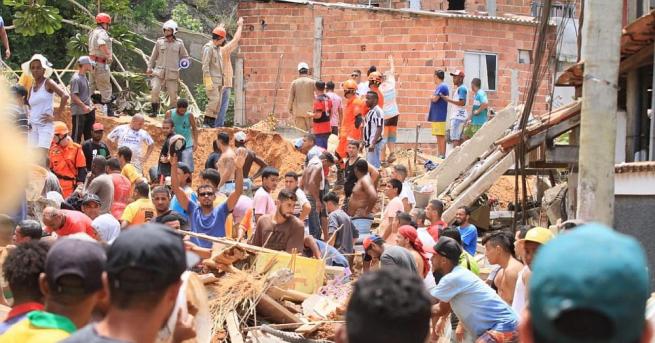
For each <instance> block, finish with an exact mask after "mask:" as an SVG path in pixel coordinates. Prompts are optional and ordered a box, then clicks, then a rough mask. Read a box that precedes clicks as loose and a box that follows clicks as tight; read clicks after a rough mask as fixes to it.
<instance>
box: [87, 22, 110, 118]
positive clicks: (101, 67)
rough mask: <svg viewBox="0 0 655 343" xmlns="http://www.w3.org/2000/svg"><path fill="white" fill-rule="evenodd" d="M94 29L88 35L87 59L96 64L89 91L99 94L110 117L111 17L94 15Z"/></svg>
mask: <svg viewBox="0 0 655 343" xmlns="http://www.w3.org/2000/svg"><path fill="white" fill-rule="evenodd" d="M96 24H97V26H96V28H95V29H93V31H91V33H89V57H90V58H91V60H93V61H95V62H96V68H95V69H94V70H93V74H92V78H91V84H92V87H91V89H94V90H97V91H98V92H100V95H101V97H102V103H103V104H105V105H107V115H109V116H112V115H113V112H112V110H111V102H112V101H113V100H114V98H113V97H112V94H111V93H112V88H111V74H110V70H109V66H110V65H111V62H112V56H113V52H112V42H111V37H109V32H108V31H109V25H110V24H111V17H110V16H109V14H107V13H98V15H96Z"/></svg>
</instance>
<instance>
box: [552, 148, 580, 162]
mask: <svg viewBox="0 0 655 343" xmlns="http://www.w3.org/2000/svg"><path fill="white" fill-rule="evenodd" d="M579 149H580V147H579V146H577V145H556V146H554V147H551V148H548V149H546V163H570V164H574V163H578V150H579Z"/></svg>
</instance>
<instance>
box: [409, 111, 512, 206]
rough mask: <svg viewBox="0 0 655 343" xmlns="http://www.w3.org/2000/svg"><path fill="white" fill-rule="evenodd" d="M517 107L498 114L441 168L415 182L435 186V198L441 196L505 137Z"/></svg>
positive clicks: (454, 152)
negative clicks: (495, 143)
mask: <svg viewBox="0 0 655 343" xmlns="http://www.w3.org/2000/svg"><path fill="white" fill-rule="evenodd" d="M518 115H519V112H518V111H517V109H516V107H514V106H508V107H506V108H504V109H503V110H501V111H499V112H498V113H496V116H495V117H494V118H493V119H491V120H490V121H489V122H487V123H486V124H485V125H484V126H482V128H481V129H480V130H479V131H478V132H477V133H476V134H475V135H473V138H471V139H469V140H467V141H466V142H464V144H462V145H461V146H459V147H457V148H455V149H454V150H453V151H452V152H451V153H450V155H448V157H446V159H445V160H444V161H443V162H442V163H441V164H439V166H438V167H437V168H436V169H434V170H432V171H429V172H427V173H426V174H425V175H423V176H421V177H419V178H417V179H415V180H414V182H415V183H416V184H418V185H419V186H423V185H426V184H434V185H435V188H436V192H435V193H434V196H435V197H436V196H437V195H438V194H441V193H442V192H443V191H444V190H446V188H447V187H448V186H449V185H450V184H451V183H452V182H453V181H455V179H457V178H458V177H459V176H460V175H461V174H462V173H463V172H464V171H466V170H468V168H469V166H470V165H471V164H472V163H473V162H475V161H476V160H477V159H478V158H480V156H482V155H483V154H485V153H486V152H487V151H489V149H490V147H491V146H492V145H493V144H494V142H495V141H496V140H498V139H499V138H501V137H503V136H504V135H505V131H506V130H507V129H509V128H510V127H511V126H512V125H513V124H514V123H515V122H516V119H517V118H518Z"/></svg>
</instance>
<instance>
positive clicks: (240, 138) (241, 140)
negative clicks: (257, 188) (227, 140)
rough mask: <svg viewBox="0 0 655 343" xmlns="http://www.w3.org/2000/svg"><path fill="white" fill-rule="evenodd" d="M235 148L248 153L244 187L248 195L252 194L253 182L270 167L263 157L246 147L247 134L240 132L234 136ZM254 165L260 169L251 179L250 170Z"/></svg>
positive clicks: (245, 164)
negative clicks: (242, 149)
mask: <svg viewBox="0 0 655 343" xmlns="http://www.w3.org/2000/svg"><path fill="white" fill-rule="evenodd" d="M234 146H236V147H237V148H244V149H246V151H247V153H248V156H247V157H246V163H244V164H243V186H244V187H245V191H246V193H250V192H251V189H252V180H254V179H256V178H258V177H259V176H260V175H261V174H262V172H263V171H264V168H266V166H268V164H266V162H265V161H264V160H263V159H262V158H261V157H259V156H257V154H256V153H255V152H254V151H252V150H250V149H248V147H246V133H245V132H243V131H239V132H237V133H235V134H234ZM253 163H255V164H257V165H258V166H259V169H258V170H257V172H256V173H255V175H253V176H252V177H250V168H252V164H253Z"/></svg>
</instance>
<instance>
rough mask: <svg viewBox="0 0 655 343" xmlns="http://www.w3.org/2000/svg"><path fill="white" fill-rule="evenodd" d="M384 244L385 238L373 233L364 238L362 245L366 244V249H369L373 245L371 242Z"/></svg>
mask: <svg viewBox="0 0 655 343" xmlns="http://www.w3.org/2000/svg"><path fill="white" fill-rule="evenodd" d="M373 243H375V244H382V243H384V239H382V237H380V236H378V235H372V236H368V237H366V238H364V241H363V242H362V245H363V246H364V250H368V249H369V248H370V247H371V244H373Z"/></svg>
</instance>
